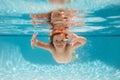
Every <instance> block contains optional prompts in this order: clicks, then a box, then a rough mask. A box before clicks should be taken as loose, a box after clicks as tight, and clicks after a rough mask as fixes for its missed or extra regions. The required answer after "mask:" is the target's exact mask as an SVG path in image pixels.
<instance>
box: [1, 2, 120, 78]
mask: <svg viewBox="0 0 120 80" xmlns="http://www.w3.org/2000/svg"><path fill="white" fill-rule="evenodd" d="M0 1H1V3H0V80H120V12H119V11H120V6H119V4H120V0H116V1H114V0H105V1H103V0H74V1H75V2H73V3H71V4H67V5H65V6H64V7H65V8H73V9H78V10H83V11H85V12H86V13H87V14H83V15H84V16H85V18H83V19H80V20H81V21H84V22H86V25H84V26H81V27H79V26H77V27H74V28H71V29H70V30H71V31H73V32H75V33H76V34H78V35H83V36H84V37H86V38H87V44H85V45H84V46H82V47H80V48H78V49H77V50H76V52H77V53H78V55H79V57H78V58H77V59H75V60H73V61H72V62H71V63H69V64H58V63H56V62H55V61H54V59H53V57H52V55H51V54H50V53H49V52H48V51H45V50H43V49H40V48H35V49H32V48H31V45H30V39H31V36H32V34H33V33H34V32H35V31H36V32H38V33H39V34H38V39H39V40H41V41H44V42H47V43H49V39H48V38H49V32H50V30H49V28H48V27H46V26H48V25H39V28H34V27H33V25H32V24H31V18H30V17H29V14H30V13H45V12H48V11H50V10H53V9H55V8H59V7H61V6H58V5H51V4H49V3H48V2H47V1H46V0H12V1H11V0H0ZM18 3H19V4H18Z"/></svg>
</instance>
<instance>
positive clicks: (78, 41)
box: [70, 34, 86, 49]
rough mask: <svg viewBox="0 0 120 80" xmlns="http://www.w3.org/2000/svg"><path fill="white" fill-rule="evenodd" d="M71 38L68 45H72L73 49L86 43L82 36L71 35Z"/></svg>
mask: <svg viewBox="0 0 120 80" xmlns="http://www.w3.org/2000/svg"><path fill="white" fill-rule="evenodd" d="M70 37H71V38H72V40H71V43H70V45H72V47H73V49H76V48H77V47H80V46H82V45H84V44H85V43H86V38H85V37H82V36H77V35H76V34H71V35H70Z"/></svg>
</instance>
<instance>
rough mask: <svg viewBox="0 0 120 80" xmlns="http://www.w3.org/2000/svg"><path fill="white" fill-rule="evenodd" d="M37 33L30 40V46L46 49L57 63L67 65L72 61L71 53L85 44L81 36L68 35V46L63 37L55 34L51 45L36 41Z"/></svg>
mask: <svg viewBox="0 0 120 80" xmlns="http://www.w3.org/2000/svg"><path fill="white" fill-rule="evenodd" d="M36 36H37V33H34V34H33V36H32V39H31V46H32V47H33V48H34V46H37V47H40V48H43V49H46V50H48V51H50V52H51V54H52V55H53V58H54V59H55V61H56V62H58V63H64V64H66V63H69V62H70V61H71V59H72V52H73V51H74V50H75V49H76V48H78V47H80V46H82V45H84V44H85V43H86V39H85V38H84V37H82V36H77V35H76V34H71V35H69V39H71V42H70V44H68V43H67V40H68V39H66V38H65V35H60V34H57V35H55V36H54V37H53V45H52V44H48V43H44V42H41V41H38V40H37V39H36Z"/></svg>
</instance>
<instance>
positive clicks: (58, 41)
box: [53, 34, 67, 48]
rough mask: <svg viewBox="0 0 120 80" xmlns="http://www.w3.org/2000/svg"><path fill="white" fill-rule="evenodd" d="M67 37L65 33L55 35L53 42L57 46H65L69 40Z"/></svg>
mask: <svg viewBox="0 0 120 80" xmlns="http://www.w3.org/2000/svg"><path fill="white" fill-rule="evenodd" d="M65 39H66V38H65V35H60V34H58V35H55V36H54V37H53V44H54V46H55V48H65V47H66V44H67V41H66V40H65Z"/></svg>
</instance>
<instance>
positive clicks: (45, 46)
mask: <svg viewBox="0 0 120 80" xmlns="http://www.w3.org/2000/svg"><path fill="white" fill-rule="evenodd" d="M36 36H37V33H34V34H33V36H32V39H31V46H32V48H34V46H38V47H40V48H43V49H46V50H50V44H46V43H44V42H40V41H38V40H37V39H36Z"/></svg>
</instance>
